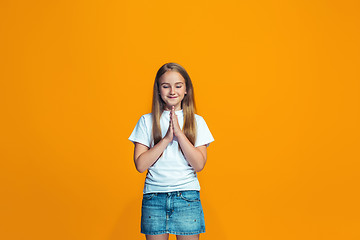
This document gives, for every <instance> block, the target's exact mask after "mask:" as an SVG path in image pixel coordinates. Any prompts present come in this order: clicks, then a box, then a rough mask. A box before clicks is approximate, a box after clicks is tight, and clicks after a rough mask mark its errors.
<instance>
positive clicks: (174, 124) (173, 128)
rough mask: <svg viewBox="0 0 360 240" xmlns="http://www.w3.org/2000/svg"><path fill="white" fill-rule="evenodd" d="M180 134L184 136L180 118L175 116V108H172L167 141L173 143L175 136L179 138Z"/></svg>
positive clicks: (166, 136)
mask: <svg viewBox="0 0 360 240" xmlns="http://www.w3.org/2000/svg"><path fill="white" fill-rule="evenodd" d="M179 134H182V131H181V128H180V125H179V121H178V118H177V116H176V114H175V107H174V106H172V108H171V111H170V121H169V129H168V131H167V132H166V135H165V137H164V138H165V139H166V140H168V141H169V142H171V141H172V140H173V138H174V136H176V137H178V136H179Z"/></svg>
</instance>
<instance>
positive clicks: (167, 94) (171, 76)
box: [159, 71, 186, 111]
mask: <svg viewBox="0 0 360 240" xmlns="http://www.w3.org/2000/svg"><path fill="white" fill-rule="evenodd" d="M159 92H160V96H161V99H162V100H163V101H164V102H165V110H171V107H172V106H175V111H178V110H181V101H182V100H183V99H184V96H185V94H186V85H185V79H184V78H183V77H182V76H181V74H180V73H178V72H173V71H168V72H166V73H164V74H163V75H162V76H161V77H160V79H159Z"/></svg>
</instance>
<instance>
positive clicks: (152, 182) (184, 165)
mask: <svg viewBox="0 0 360 240" xmlns="http://www.w3.org/2000/svg"><path fill="white" fill-rule="evenodd" d="M175 114H176V115H177V117H178V122H179V125H180V128H181V129H182V127H183V122H184V116H183V111H182V110H178V111H175ZM195 120H196V129H197V135H196V141H195V145H194V146H195V147H198V146H202V145H206V146H209V144H210V143H211V142H213V141H214V138H213V136H212V135H211V132H210V130H209V128H208V126H207V125H206V122H205V120H204V119H203V118H202V117H201V116H199V115H197V114H195ZM169 121H170V111H163V113H162V115H161V117H160V127H161V133H162V137H163V138H164V137H165V135H166V132H167V130H168V128H169ZM129 140H130V141H132V142H134V143H135V142H138V143H141V144H144V145H145V146H147V147H149V148H151V147H153V145H154V141H153V139H152V114H151V113H148V114H145V115H143V116H141V117H140V119H139V121H138V122H137V124H136V126H135V128H134V130H133V132H132V133H131V135H130V137H129ZM184 190H198V191H199V190H200V184H199V181H198V179H197V175H196V172H195V170H194V169H193V168H192V167H191V166H190V164H189V163H188V162H187V161H186V159H185V156H184V155H183V154H182V153H181V151H180V150H179V147H178V141H177V138H176V137H175V136H174V138H173V141H172V142H171V143H169V145H168V146H167V147H166V148H165V150H164V152H163V154H162V156H161V157H160V158H159V159H158V160H157V161H156V162H155V163H154V164H153V165H152V166H151V167H150V168H149V169H148V172H147V174H146V179H145V186H144V191H143V193H144V194H145V193H152V192H172V191H184Z"/></svg>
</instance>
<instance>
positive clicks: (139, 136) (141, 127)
mask: <svg viewBox="0 0 360 240" xmlns="http://www.w3.org/2000/svg"><path fill="white" fill-rule="evenodd" d="M128 139H129V140H130V141H132V142H133V143H135V142H138V143H141V144H144V145H145V146H147V147H149V148H150V143H151V139H150V134H149V130H148V128H147V126H146V121H145V117H144V116H141V118H140V119H139V121H138V122H137V124H136V126H135V128H134V130H133V131H132V133H131V135H130V137H129V138H128Z"/></svg>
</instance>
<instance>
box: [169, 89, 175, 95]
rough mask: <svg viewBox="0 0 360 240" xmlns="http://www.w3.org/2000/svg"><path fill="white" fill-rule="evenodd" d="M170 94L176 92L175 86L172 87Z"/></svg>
mask: <svg viewBox="0 0 360 240" xmlns="http://www.w3.org/2000/svg"><path fill="white" fill-rule="evenodd" d="M170 94H171V95H174V94H175V88H173V87H172V88H171V90H170Z"/></svg>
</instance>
